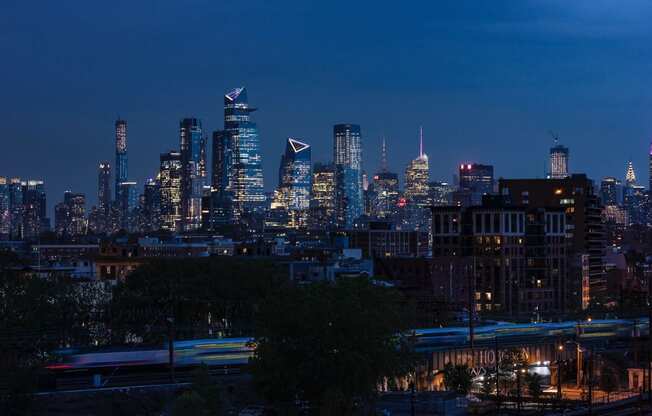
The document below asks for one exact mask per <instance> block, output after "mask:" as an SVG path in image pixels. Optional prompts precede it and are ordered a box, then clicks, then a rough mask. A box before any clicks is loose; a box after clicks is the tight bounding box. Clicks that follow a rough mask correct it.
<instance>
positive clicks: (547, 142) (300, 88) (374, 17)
mask: <svg viewBox="0 0 652 416" xmlns="http://www.w3.org/2000/svg"><path fill="white" fill-rule="evenodd" d="M590 4H591V6H589V3H587V2H574V3H573V4H572V5H568V4H566V3H563V2H556V1H552V2H546V4H541V3H534V2H506V3H504V4H500V5H496V4H494V3H492V2H479V3H478V4H477V5H476V6H475V8H474V10H470V11H469V10H466V13H463V12H464V10H462V8H463V7H462V6H461V5H457V4H455V3H454V2H441V3H439V4H438V5H436V6H433V5H430V6H427V7H425V6H424V8H423V9H422V10H418V11H417V10H416V9H415V10H411V9H408V8H404V9H399V10H394V8H392V9H391V10H390V9H389V8H385V7H383V6H382V5H379V6H378V7H376V8H374V9H372V10H369V9H368V8H366V7H363V6H361V5H355V6H350V7H351V8H350V13H349V16H347V17H346V18H344V19H343V20H342V25H343V28H344V29H345V30H343V31H342V33H331V32H332V31H328V30H325V28H326V26H327V22H328V21H329V18H330V17H332V16H335V15H336V11H337V9H338V8H337V5H336V4H334V5H332V6H329V7H321V8H320V6H319V5H311V4H301V5H298V6H297V7H296V8H288V9H285V8H279V9H278V10H276V9H275V8H270V7H265V6H263V7H260V5H255V4H253V5H252V4H247V5H232V7H229V8H226V9H224V8H221V7H219V6H218V5H204V6H206V8H205V12H204V13H202V16H195V17H194V18H196V19H197V24H196V25H195V24H193V25H192V27H188V28H187V31H178V30H174V28H175V27H176V25H177V24H178V21H180V20H182V19H183V18H185V17H190V16H194V13H193V14H192V15H191V13H192V9H193V8H192V7H189V8H188V9H187V10H174V9H175V8H172V7H168V6H169V5H168V6H166V5H165V4H162V5H160V8H154V7H153V6H151V5H127V4H121V3H117V4H114V5H112V6H110V7H109V6H93V5H87V4H83V3H80V4H77V5H75V4H67V5H63V6H61V7H55V6H53V5H44V10H43V11H42V12H41V13H31V12H30V11H28V10H26V9H25V8H26V7H27V6H25V5H22V4H14V5H12V6H9V7H7V10H6V11H7V13H3V17H5V18H6V22H3V23H6V24H4V25H3V27H4V28H5V33H6V36H5V37H3V38H2V40H0V48H2V49H3V51H4V52H5V55H4V56H6V57H7V60H6V62H7V65H6V66H4V67H3V68H2V70H1V71H2V75H3V76H4V77H5V79H6V80H7V81H9V82H7V89H6V90H5V94H6V98H7V99H6V104H4V107H3V111H2V112H1V113H0V114H2V116H0V117H2V120H3V123H2V126H3V127H2V130H0V134H2V137H3V138H5V140H7V141H8V142H10V143H11V145H10V146H9V151H5V152H3V153H2V155H0V163H1V164H2V166H3V172H0V174H2V175H6V176H19V177H22V178H28V177H29V178H43V179H44V180H46V182H47V191H48V196H49V198H50V199H51V200H55V199H54V198H59V196H60V195H62V194H63V192H64V191H65V190H71V191H73V192H83V193H85V194H86V195H87V197H88V201H87V202H88V203H89V205H91V204H95V203H96V201H95V199H96V198H95V195H94V194H95V192H94V188H95V186H94V180H93V178H92V176H94V175H91V172H95V170H96V163H97V161H98V160H109V161H111V162H114V159H113V156H112V155H113V151H112V149H113V143H112V142H113V139H112V136H113V132H112V130H113V123H114V121H115V119H116V118H117V116H118V115H119V116H120V117H121V118H123V119H125V120H127V121H128V123H129V124H128V126H129V129H128V140H129V143H128V146H129V163H130V167H129V172H130V178H129V179H130V180H132V179H133V180H135V181H137V182H138V183H139V184H141V185H142V183H143V182H144V180H145V179H146V178H148V177H151V176H152V175H154V172H155V171H156V168H157V166H158V157H157V154H158V153H161V152H165V151H168V150H169V149H172V148H176V146H177V144H178V131H177V125H178V122H179V120H181V119H183V118H185V117H196V118H199V119H201V120H202V123H203V128H204V131H206V132H211V131H214V130H215V129H218V128H220V127H221V106H220V103H221V98H222V95H223V93H224V91H225V90H227V89H228V88H229V87H231V86H238V85H246V86H247V87H248V88H249V90H250V91H251V101H252V102H253V103H255V104H256V106H257V107H259V108H260V110H259V111H258V112H257V113H256V121H257V123H258V125H259V128H260V138H261V147H262V153H263V169H264V173H265V174H264V176H265V177H266V178H273V177H274V176H275V175H274V171H275V170H276V169H277V166H276V164H277V163H276V159H277V157H278V155H279V154H280V153H281V152H282V151H283V146H284V139H285V138H286V137H306V138H310V141H311V145H312V146H313V151H314V152H313V153H314V155H315V157H314V159H315V161H322V162H328V160H327V159H328V158H321V157H320V156H319V155H324V154H328V153H329V151H328V150H329V149H330V147H331V130H330V129H331V127H332V125H334V124H337V123H356V124H360V125H361V127H362V136H363V151H364V167H365V170H366V171H367V173H371V172H374V171H375V170H377V166H378V165H379V158H380V155H379V153H380V152H379V151H375V149H378V148H379V147H380V141H381V137H382V136H385V137H386V139H387V145H388V146H389V147H390V148H391V149H393V155H392V157H391V158H390V160H389V169H390V170H391V171H393V172H402V171H403V170H404V167H405V165H406V164H407V163H408V162H409V160H411V159H412V157H413V150H412V146H403V145H402V144H403V143H406V142H407V143H412V140H413V138H414V137H416V135H417V128H418V126H419V125H423V127H424V136H425V139H426V147H427V148H428V149H431V150H430V156H431V166H430V173H431V177H432V178H433V179H438V180H444V181H450V176H451V173H452V172H454V171H455V169H456V165H457V164H458V163H461V162H463V161H467V160H468V161H478V162H480V163H489V164H493V165H494V166H495V167H496V176H497V177H499V176H504V177H543V175H544V174H545V171H546V168H545V166H546V164H547V152H548V149H549V148H550V146H551V144H552V143H551V139H550V137H549V135H548V131H549V130H554V131H555V132H558V133H559V136H560V141H561V143H563V144H564V145H565V146H567V147H569V148H570V149H571V155H572V163H571V168H572V171H574V172H586V173H587V174H588V175H589V177H591V178H593V179H595V180H599V179H600V178H602V177H605V176H617V177H619V178H620V177H621V175H622V173H621V171H622V166H623V164H624V163H625V161H626V160H628V159H629V158H630V157H631V158H632V159H633V162H634V166H635V168H636V169H637V172H639V173H640V174H641V175H640V176H641V182H642V183H647V182H646V181H645V179H646V178H644V177H643V175H646V172H647V169H646V168H645V166H646V164H647V159H646V157H647V155H646V153H644V152H643V149H645V148H647V147H648V145H649V139H650V137H651V136H652V126H651V125H650V123H649V121H648V120H649V110H647V109H648V108H650V107H652V105H651V104H652V102H651V100H650V97H649V96H648V95H647V93H646V92H645V88H641V85H645V84H646V82H647V80H648V78H649V75H648V71H647V69H646V68H647V66H648V62H649V58H648V57H647V55H646V54H639V53H634V52H635V51H637V50H638V49H640V48H645V47H646V45H647V44H648V43H649V42H648V41H649V39H648V36H647V33H646V32H645V31H644V30H642V28H643V27H644V26H645V24H646V22H647V21H648V20H649V19H648V18H649V16H650V15H651V12H652V8H651V6H650V5H646V4H643V3H640V2H635V3H634V4H630V5H629V6H628V7H622V8H621V7H615V6H610V5H608V4H606V3H604V2H599V3H597V4H596V3H595V2H592V3H590ZM73 10H74V13H73V12H72V11H73ZM127 10H129V12H128V13H127ZM242 14H244V15H246V16H247V18H248V21H249V22H250V24H251V25H252V26H255V27H256V28H257V30H255V31H252V30H249V29H250V28H247V27H243V26H242V25H235V24H233V23H232V22H235V21H238V19H237V16H238V15H242ZM322 14H323V17H318V16H321V15H322ZM28 15H29V16H31V17H30V20H29V21H26V18H25V16H28ZM142 15H148V16H151V18H150V19H148V22H147V25H145V27H142V28H141V25H140V23H141V22H139V19H138V18H137V17H136V16H142ZM116 16H120V19H116ZM268 16H271V18H268ZM532 16H537V19H535V18H534V17H532ZM206 19H210V22H211V23H214V24H205V23H207V22H208V21H209V20H206ZM116 20H118V23H117V24H116ZM272 22H274V23H273V24H272ZM390 22H394V23H396V24H395V25H394V24H389V23H390ZM569 22H574V24H573V25H571V24H570V23H569ZM578 22H579V23H578ZM379 23H388V24H386V25H383V24H379ZM91 25H92V26H93V27H96V28H97V30H94V31H87V30H84V29H85V28H86V27H88V26H91ZM217 27H219V33H220V34H221V35H223V36H222V38H223V39H228V38H233V39H236V38H237V39H240V40H241V42H240V43H239V47H238V48H226V49H225V48H222V46H223V44H222V43H221V42H220V43H218V44H217V46H216V44H214V40H215V35H216V34H217V33H218V30H217V29H216V28H217ZM381 27H385V28H389V30H380V28H381ZM523 28H528V29H527V30H521V29H523ZM58 29H60V30H58ZM80 33H84V36H79V34H80ZM262 33H264V34H265V35H264V36H263V35H262ZM298 33H304V36H303V37H302V39H304V40H301V41H299V40H293V41H292V42H288V41H287V40H288V39H294V38H297V36H296V35H297V34H298ZM324 33H329V37H328V38H324ZM157 34H159V35H160V38H157V36H158V35H157ZM349 35H352V37H353V38H355V39H359V41H358V40H356V41H353V42H348V41H347V36H349ZM478 37H482V39H483V40H484V41H483V42H477V39H478ZM372 39H373V40H374V42H371V43H370V42H368V41H370V40H372ZM406 39H423V41H417V42H407V43H406V42H405V40H406ZM605 39H606V40H608V41H609V42H604V41H605ZM314 44H319V45H321V48H319V49H315V48H314V47H313V46H312V45H314ZM370 44H371V45H377V46H369V45H370ZM559 44H564V45H565V46H564V48H561V49H560V48H559V47H558V45H559ZM380 45H383V46H382V47H381V46H380ZM164 46H165V48H164ZM624 46H627V47H624ZM217 49H219V50H221V51H223V52H224V53H223V54H218V53H213V52H214V51H216V50H217ZM30 50H31V51H34V52H35V53H28V52H25V51H30ZM462 52H463V53H462ZM169 54H176V55H178V56H180V57H185V56H187V55H188V54H192V55H193V56H201V58H200V59H199V60H198V62H200V65H197V66H194V67H193V68H192V71H191V70H189V69H188V68H189V67H188V66H184V65H181V64H180V62H185V60H184V59H179V60H178V62H179V63H176V62H175V63H174V64H173V65H171V66H170V69H168V70H165V68H163V67H165V66H168V65H169V63H170V59H169V58H170V55H169ZM117 56H119V57H120V58H121V59H120V60H116V59H115V57H117ZM388 56H392V57H394V58H393V59H391V60H390V61H388V59H387V57H388ZM516 56H518V57H519V59H515V57H516ZM245 57H247V59H245ZM282 57H287V58H288V59H287V60H284V59H281V58H282ZM193 59H194V58H193ZM114 61H115V62H114ZM344 61H346V62H347V63H348V64H347V66H346V67H343V66H342V65H341V63H342V62H344ZM118 62H119V64H118ZM164 64H165V65H164ZM378 68H382V69H381V70H378ZM21 85H27V86H29V87H28V88H23V87H20V88H19V87H18V86H21ZM91 91H92V94H91V93H90V92H91ZM341 97H346V100H342V98H341ZM405 103H409V106H405ZM406 107H409V111H406V110H405V109H404V108H406ZM397 111H398V113H397ZM290 120H291V123H292V125H290V124H289V123H290ZM469 120H472V122H468V121H469ZM614 143H618V144H619V145H617V146H614ZM34 149H38V152H34ZM505 149H509V150H510V152H506V151H505ZM152 150H153V151H152ZM511 150H513V151H514V152H517V151H520V152H526V151H527V152H528V155H529V157H527V158H516V160H514V159H515V158H513V157H511V155H512V152H511ZM80 155H81V156H82V157H80ZM32 161H33V163H31V162H32ZM28 162H30V163H28ZM112 165H113V163H112ZM644 170H645V171H646V172H644ZM401 176H402V175H401ZM401 180H402V178H401ZM265 186H266V190H267V191H271V190H272V189H273V187H274V184H273V183H272V182H270V181H269V180H268V181H267V182H266V185H265ZM114 191H115V190H114Z"/></svg>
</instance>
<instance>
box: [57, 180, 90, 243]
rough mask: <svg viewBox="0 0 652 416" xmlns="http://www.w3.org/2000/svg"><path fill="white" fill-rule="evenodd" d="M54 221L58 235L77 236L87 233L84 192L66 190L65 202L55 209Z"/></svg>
mask: <svg viewBox="0 0 652 416" xmlns="http://www.w3.org/2000/svg"><path fill="white" fill-rule="evenodd" d="M54 223H55V226H54V228H55V231H56V233H57V235H59V236H63V237H77V236H80V235H84V234H86V226H87V221H86V197H85V196H84V194H79V193H73V192H70V191H66V192H65V193H64V194H63V202H60V203H58V204H57V205H56V206H55V209H54Z"/></svg>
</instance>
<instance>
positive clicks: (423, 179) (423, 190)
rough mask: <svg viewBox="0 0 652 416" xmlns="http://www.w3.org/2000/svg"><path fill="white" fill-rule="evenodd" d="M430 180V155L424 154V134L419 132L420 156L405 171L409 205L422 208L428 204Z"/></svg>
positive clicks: (406, 193) (406, 195)
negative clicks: (411, 203) (413, 204)
mask: <svg viewBox="0 0 652 416" xmlns="http://www.w3.org/2000/svg"><path fill="white" fill-rule="evenodd" d="M429 180H430V170H429V167H428V155H426V154H425V153H424V152H423V134H422V130H419V156H418V157H417V158H416V159H414V160H412V161H411V162H410V164H409V165H408V167H407V169H405V198H407V200H408V203H410V202H413V203H415V204H417V205H419V206H421V207H425V206H426V205H427V204H428V202H427V200H428V182H429Z"/></svg>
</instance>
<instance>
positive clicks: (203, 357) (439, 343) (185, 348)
mask: <svg viewBox="0 0 652 416" xmlns="http://www.w3.org/2000/svg"><path fill="white" fill-rule="evenodd" d="M647 330H648V319H647V318H642V319H609V320H593V321H565V322H557V323H535V324H514V323H508V322H493V323H491V324H487V325H482V326H477V327H476V328H474V342H475V344H476V345H479V346H480V345H494V343H498V344H499V345H500V346H503V347H509V346H519V345H526V344H531V343H534V342H544V341H552V342H556V341H557V340H559V339H564V340H567V339H570V338H575V339H576V340H578V341H582V342H588V343H590V342H595V341H600V340H608V339H618V338H629V337H633V336H640V335H646V334H647ZM412 336H413V339H414V342H415V349H416V351H417V352H423V353H427V352H434V351H444V350H447V349H450V348H459V347H463V346H465V345H466V344H468V342H469V328H468V327H466V326H465V327H446V328H432V329H417V330H414V331H413V333H412ZM255 348H256V344H255V341H254V339H253V338H223V339H198V340H190V341H176V342H175V343H174V365H175V367H192V366H198V365H201V364H205V365H208V366H209V367H221V368H237V367H242V366H244V365H246V364H247V363H248V362H249V359H250V358H251V357H252V356H253V353H254V350H255ZM168 354H169V352H168V349H167V346H161V347H159V348H149V349H142V348H132V349H126V348H122V349H111V348H109V349H99V350H86V351H85V350H82V349H74V348H73V349H65V350H59V351H57V352H56V353H55V354H54V355H55V356H56V357H57V360H56V361H53V362H51V363H50V364H49V365H48V366H47V368H48V369H50V370H53V371H66V372H67V371H83V370H89V369H98V370H99V369H108V370H111V369H116V368H118V367H120V368H121V369H124V368H133V369H139V368H153V367H156V366H160V367H164V366H167V364H168V362H169V355H168Z"/></svg>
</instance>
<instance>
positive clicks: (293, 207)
mask: <svg viewBox="0 0 652 416" xmlns="http://www.w3.org/2000/svg"><path fill="white" fill-rule="evenodd" d="M311 171H312V162H311V156H310V145H308V144H306V143H304V142H301V141H299V140H297V139H293V138H288V141H287V144H286V146H285V153H283V155H282V156H281V164H280V166H279V184H278V188H277V190H276V192H275V195H274V201H273V203H272V207H271V208H272V209H282V210H285V211H287V214H288V216H287V218H288V220H289V223H288V224H287V225H288V226H290V227H300V226H304V225H305V224H306V221H307V219H308V208H309V205H310V191H311V184H312V172H311Z"/></svg>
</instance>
